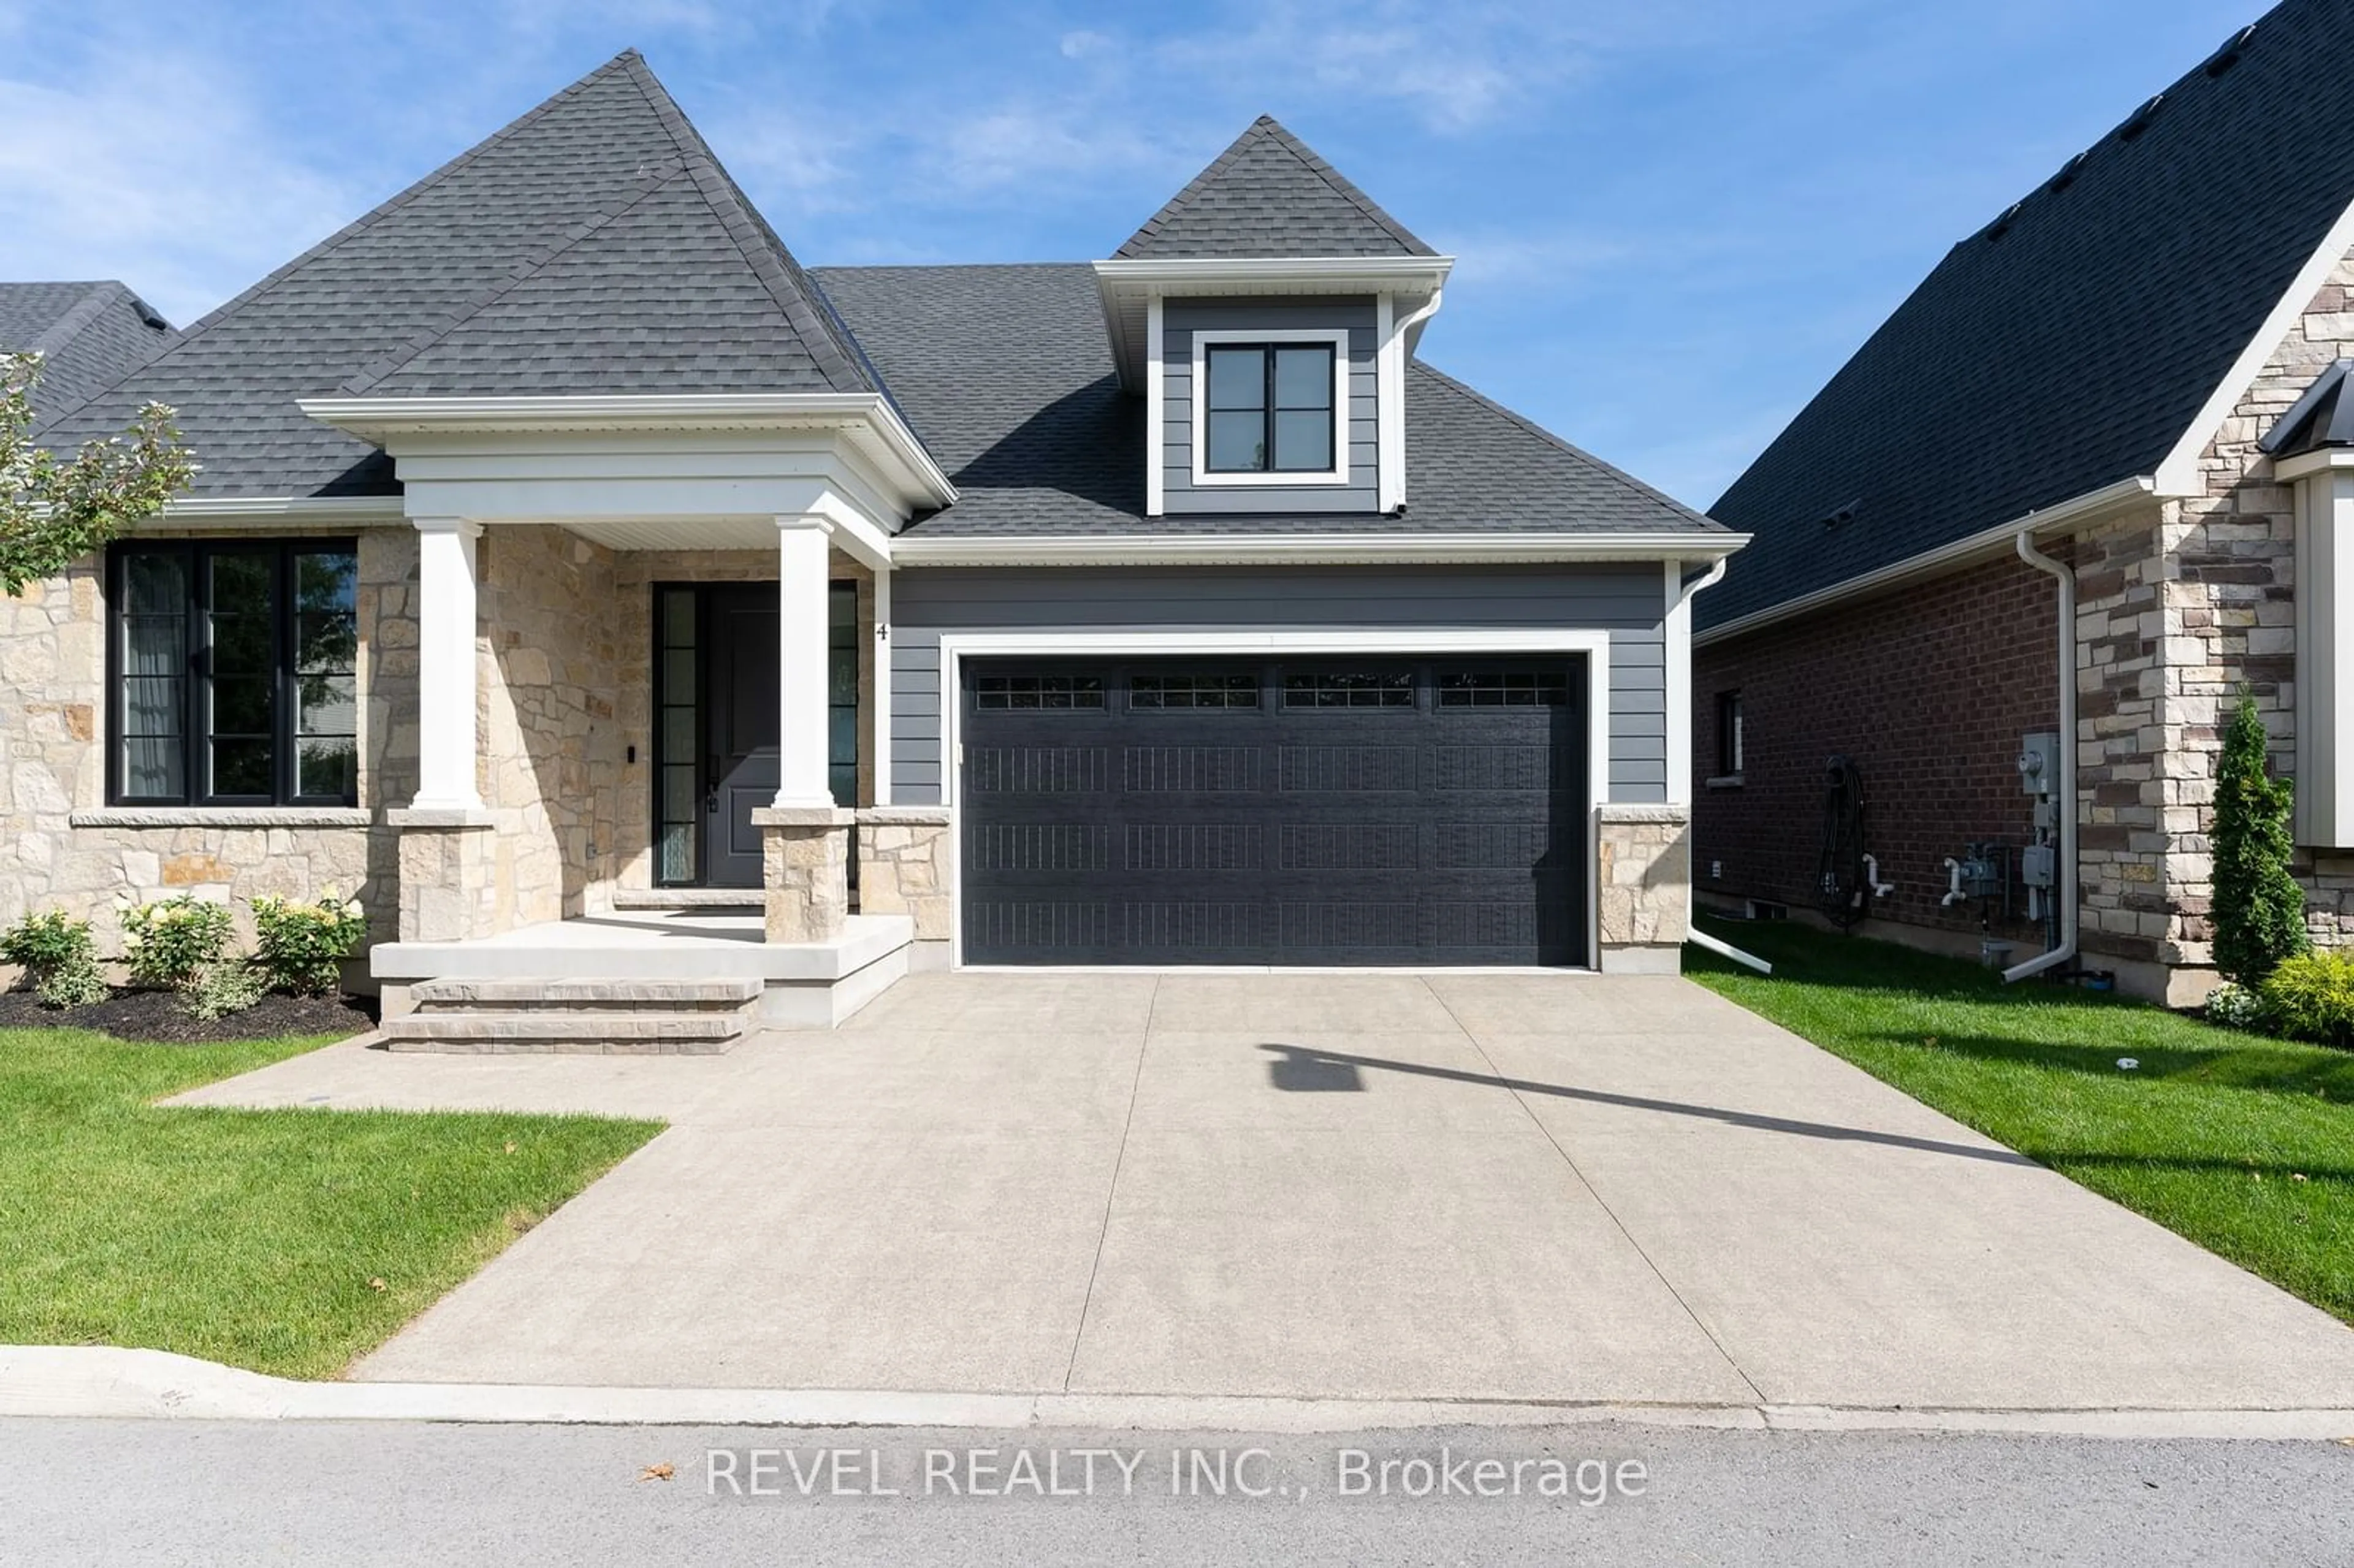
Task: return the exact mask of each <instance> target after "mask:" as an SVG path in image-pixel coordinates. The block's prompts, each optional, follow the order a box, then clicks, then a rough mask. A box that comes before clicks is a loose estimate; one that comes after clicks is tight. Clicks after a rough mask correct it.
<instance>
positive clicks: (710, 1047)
mask: <svg viewBox="0 0 2354 1568" xmlns="http://www.w3.org/2000/svg"><path fill="white" fill-rule="evenodd" d="M750 1023H751V1018H750V1014H749V1010H748V1009H747V1010H746V1011H744V1012H610V1011H601V1010H589V1011H580V1012H557V1011H552V1010H551V1011H546V1012H412V1013H409V1014H408V1015H407V1016H406V1017H402V1018H387V1019H386V1020H385V1021H384V1023H383V1026H382V1031H381V1033H382V1034H383V1037H384V1043H385V1045H386V1047H387V1049H389V1050H393V1051H444V1052H473V1053H483V1054H489V1053H508V1052H517V1053H550V1052H552V1053H557V1054H588V1055H596V1054H632V1055H665V1056H667V1055H708V1054H716V1053H718V1052H721V1051H725V1050H726V1049H727V1048H728V1047H729V1046H731V1045H733V1044H736V1042H737V1041H738V1040H740V1039H742V1038H743V1036H744V1033H745V1031H746V1030H747V1029H748V1027H749V1026H750Z"/></svg>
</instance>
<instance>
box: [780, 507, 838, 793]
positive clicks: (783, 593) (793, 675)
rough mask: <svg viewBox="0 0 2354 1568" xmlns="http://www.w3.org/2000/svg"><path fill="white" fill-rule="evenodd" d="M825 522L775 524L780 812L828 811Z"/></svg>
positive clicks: (793, 520) (827, 528)
mask: <svg viewBox="0 0 2354 1568" xmlns="http://www.w3.org/2000/svg"><path fill="white" fill-rule="evenodd" d="M830 532H831V528H830V525H829V524H827V523H826V521H825V520H824V519H823V518H822V517H813V516H798V517H779V518H778V519H777V609H778V611H779V614H778V618H777V620H778V633H777V635H778V641H779V647H778V650H777V652H778V660H779V665H778V681H777V690H778V693H779V711H778V715H777V744H778V750H779V758H778V767H777V805H778V807H779V810H832V807H833V789H832V785H831V784H830V783H829V782H828V781H827V774H826V760H827V758H828V755H829V753H830V749H831V748H830V746H829V741H828V727H829V726H828V724H827V711H826V662H827V648H826V577H827V572H828V570H829V566H828V562H827V546H826V535H828V533H830Z"/></svg>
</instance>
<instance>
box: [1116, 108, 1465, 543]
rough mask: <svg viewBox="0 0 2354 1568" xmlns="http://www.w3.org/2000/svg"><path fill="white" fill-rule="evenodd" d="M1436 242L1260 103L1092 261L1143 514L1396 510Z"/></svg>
mask: <svg viewBox="0 0 2354 1568" xmlns="http://www.w3.org/2000/svg"><path fill="white" fill-rule="evenodd" d="M1453 266H1454V260H1453V258H1451V257H1447V256H1441V255H1439V254H1437V252H1436V251H1434V250H1433V249H1431V248H1430V247H1429V246H1427V245H1426V244H1424V243H1423V242H1422V241H1421V240H1420V239H1418V238H1416V237H1415V235H1414V234H1413V233H1412V232H1411V231H1409V230H1408V229H1407V228H1405V226H1404V225H1402V224H1400V223H1399V222H1398V221H1397V220H1396V219H1395V218H1394V217H1391V216H1390V215H1389V214H1388V213H1386V212H1384V211H1383V210H1382V209H1381V207H1379V206H1377V205H1376V204H1375V203H1374V202H1373V199H1372V198H1371V197H1369V196H1366V195H1365V194H1364V193H1363V191H1361V190H1359V189H1358V188H1357V187H1356V186H1355V185H1352V184H1351V183H1350V182H1349V181H1348V180H1347V179H1346V178H1345V177H1343V176H1342V175H1341V174H1340V173H1339V171H1337V170H1335V169H1334V168H1333V167H1332V166H1331V164H1327V163H1325V162H1324V160H1323V159H1321V158H1320V157H1318V156H1317V155H1316V154H1314V153H1313V152H1312V151H1310V149H1309V148H1308V147H1307V146H1306V145H1305V144H1304V143H1301V142H1300V141H1299V138H1297V137H1295V136H1293V135H1292V134H1291V132H1288V131H1286V130H1285V129H1284V128H1283V127H1282V126H1281V125H1278V123H1276V122H1275V121H1274V120H1272V119H1270V118H1268V117H1267V116H1264V115H1262V116H1261V117H1260V118H1259V119H1258V120H1257V121H1256V122H1253V123H1252V124H1251V126H1250V128H1249V129H1248V130H1246V131H1245V132H1243V133H1242V135H1241V136H1240V137H1239V138H1237V139H1236V140H1235V143H1234V144H1233V145H1232V146H1230V147H1228V148H1227V149H1226V150H1225V152H1224V153H1222V154H1219V155H1218V156H1217V158H1216V159H1214V161H1212V163H1211V164H1210V165H1209V166H1208V167H1207V168H1205V169H1204V170H1203V171H1202V173H1201V174H1200V175H1197V176H1195V178H1194V179H1193V182H1192V183H1191V184H1190V185H1186V187H1185V188H1184V189H1183V190H1182V191H1179V192H1178V193H1177V195H1176V196H1173V197H1172V198H1171V199H1170V201H1169V204H1168V205H1167V206H1165V207H1162V208H1161V210H1160V211H1159V212H1158V213H1155V214H1154V215H1153V216H1152V217H1151V218H1150V219H1149V220H1147V222H1146V223H1145V225H1144V227H1143V228H1140V229H1138V230H1137V231H1136V233H1135V234H1133V235H1131V236H1130V237H1129V239H1128V242H1127V243H1126V244H1124V245H1122V246H1121V247H1120V248H1119V251H1118V253H1117V254H1116V255H1114V256H1113V258H1112V259H1111V260H1108V261H1098V262H1097V263H1096V279H1097V287H1098V288H1099V289H1100V291H1101V292H1102V295H1103V308H1104V323H1105V325H1106V327H1107V329H1108V331H1109V333H1110V334H1111V344H1112V355H1113V359H1114V361H1115V363H1116V364H1117V365H1118V366H1119V376H1120V382H1121V384H1122V385H1123V386H1124V387H1128V388H1129V390H1130V391H1132V392H1137V393H1140V394H1141V395H1142V397H1143V398H1144V403H1145V409H1144V417H1145V421H1146V428H1147V430H1148V432H1156V431H1157V432H1159V434H1158V436H1157V438H1156V437H1154V436H1152V435H1150V433H1149V434H1148V439H1147V440H1146V443H1145V448H1146V458H1145V461H1146V478H1145V489H1146V497H1147V499H1146V506H1145V510H1146V512H1147V513H1148V514H1150V515H1153V516H1161V515H1164V514H1173V513H1236V512H1249V513H1269V512H1335V513H1346V512H1384V513H1386V512H1394V511H1396V510H1398V509H1399V508H1400V507H1401V506H1403V505H1404V504H1405V364H1406V360H1407V359H1408V357H1409V356H1411V355H1412V354H1413V352H1414V349H1415V345H1416V343H1417V342H1418V341H1419V340H1420V337H1421V333H1422V328H1423V325H1424V323H1426V322H1427V321H1428V320H1429V318H1430V317H1431V315H1432V314H1434V313H1436V312H1437V309H1438V304H1439V300H1440V297H1441V294H1442V291H1443V290H1444V288H1445V286H1446V282H1447V272H1448V270H1450V269H1451V268H1452V267H1453Z"/></svg>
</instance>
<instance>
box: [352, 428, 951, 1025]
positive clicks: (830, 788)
mask: <svg viewBox="0 0 2354 1568" xmlns="http://www.w3.org/2000/svg"><path fill="white" fill-rule="evenodd" d="M588 401H589V402H593V403H594V404H595V405H596V406H595V407H587V406H584V400H580V399H485V400H470V399H419V400H398V407H392V406H376V405H366V404H355V403H349V402H338V403H334V404H328V405H320V406H317V407H316V408H313V413H314V415H315V416H316V417H319V418H328V419H330V420H331V422H334V423H337V424H339V425H340V426H342V427H343V428H345V429H353V430H355V431H357V432H361V433H364V434H365V435H366V437H367V439H370V440H376V441H377V442H378V443H379V444H381V445H383V446H385V447H386V449H387V450H389V451H391V452H392V453H393V455H394V457H395V460H396V461H397V463H398V466H399V471H400V475H401V479H402V482H403V486H404V498H403V504H404V509H405V511H406V513H407V514H408V521H409V523H410V524H411V526H412V528H413V530H414V536H415V540H416V547H417V558H416V569H415V574H414V577H413V579H412V583H413V586H411V587H410V588H408V589H407V590H406V591H408V592H409V593H411V594H413V595H414V598H415V603H414V605H413V606H412V607H410V608H411V609H412V612H413V617H412V619H411V620H410V624H413V626H414V627H415V638H416V644H417V646H416V651H415V654H414V661H415V669H416V673H417V685H416V692H417V695H416V699H415V707H414V711H413V713H408V714H404V713H399V712H382V713H380V714H379V715H378V718H379V720H380V722H383V723H385V724H387V726H393V727H395V728H398V726H402V725H404V724H413V725H414V730H415V752H414V755H415V757H416V769H417V771H416V776H415V777H416V788H415V790H414V794H413V796H412V797H411V798H410V799H409V800H408V803H407V804H405V805H397V806H395V807H394V808H393V809H392V810H388V811H387V813H386V819H385V820H386V821H387V825H388V826H389V827H390V828H391V829H392V830H393V831H394V832H396V833H397V835H398V940H396V941H393V942H389V943H383V944H379V945H378V946H377V947H376V948H375V949H374V951H373V953H372V954H371V959H370V967H371V969H372V972H373V974H374V975H375V977H376V980H378V981H379V983H380V984H381V985H382V987H383V988H384V995H385V1013H386V1018H387V1034H388V1035H389V1036H391V1038H392V1039H393V1041H394V1043H395V1044H399V1043H400V1042H401V1041H402V1040H403V1039H404V1038H410V1037H413V1039H414V1040H415V1042H416V1043H418V1044H433V1043H440V1044H443V1045H444V1046H445V1047H446V1048H470V1047H469V1046H467V1045H465V1044H454V1045H453V1044H450V1042H452V1041H455V1040H458V1039H460V1038H461V1036H463V1035H464V1034H465V1031H464V1030H463V1029H462V1028H461V1026H460V1025H458V1024H456V1023H453V1022H447V1020H448V1019H449V1018H450V1017H451V1015H452V1014H456V1013H461V1012H482V1013H483V1014H484V1015H485V1019H484V1027H483V1028H482V1031H481V1032H480V1034H481V1038H482V1039H483V1040H489V1039H491V1038H493V1036H494V1035H495V1034H496V1033H497V1031H496V1030H495V1029H493V1027H491V1025H492V1024H493V1023H494V1022H497V1017H504V1018H506V1019H508V1020H509V1021H512V1019H513V1017H514V1013H515V1012H516V1011H517V1010H519V1009H522V1008H524V1007H525V1006H526V1005H527V1004H530V1003H533V1002H534V1001H537V1002H540V1003H543V1004H544V1007H543V1008H542V1009H541V1011H543V1012H555V1013H562V1012H567V1011H568V1012H583V1011H589V1012H604V1013H607V1014H610V1015H614V1016H616V1017H619V1016H620V1015H625V1014H626V1015H643V1014H645V1013H646V1012H648V1011H649V1010H650V1009H652V1010H654V1011H657V1012H658V1011H660V1009H661V1008H662V1007H665V1006H671V1005H673V1004H676V1005H677V1006H678V1007H681V1008H684V1010H686V1011H687V1012H695V1013H696V1014H698V1015H701V1014H707V1013H709V1012H713V1011H715V1010H716V1009H718V1008H720V1006H721V1004H722V1003H727V1004H729V1005H730V1006H732V1005H733V1003H734V1002H737V1001H740V1002H741V1003H742V1004H743V1005H742V1006H741V1008H740V1009H738V1010H737V1011H738V1012H740V1015H741V1017H742V1018H743V1019H744V1020H745V1021H747V1022H754V1021H756V1022H760V1023H765V1024H773V1025H785V1026H795V1025H799V1026H819V1027H822V1026H826V1025H830V1024H832V1023H834V1022H840V1021H841V1019H842V1018H843V1017H846V1016H847V1015H848V1013H849V1012H852V1011H854V1010H855V1008H856V1007H857V1006H858V1005H861V1004H863V1003H864V1001H867V1000H870V999H871V998H872V997H873V996H874V995H875V994H876V993H877V992H879V991H880V990H881V989H883V988H884V987H885V986H887V985H888V984H889V983H891V981H892V980H896V978H897V977H898V976H899V975H901V974H904V973H906V972H907V969H908V968H909V967H910V966H911V963H913V962H914V960H915V955H914V954H913V953H912V952H911V950H910V949H911V948H913V946H914V944H915V943H916V941H917V935H918V930H917V927H918V924H919V921H918V919H917V915H916V914H914V913H911V912H910V908H909V906H908V900H907V896H906V895H904V894H903V892H902V890H901V883H902V882H903V881H904V880H906V878H905V877H904V876H903V874H902V873H903V868H904V867H905V866H906V865H907V863H908V862H909V859H910V857H909V856H908V854H907V849H908V841H910V840H912V839H914V838H916V837H918V836H931V837H936V836H937V834H938V832H940V831H944V827H945V818H944V816H943V815H942V814H941V813H940V812H938V810H936V809H935V810H921V809H919V810H917V811H916V812H914V813H913V814H912V816H911V815H910V813H907V812H901V811H894V810H892V808H891V807H890V804H889V775H888V769H887V767H885V766H880V765H879V764H880V763H881V762H882V759H883V757H884V755H885V748H886V745H887V736H888V734H889V716H888V714H889V703H888V683H887V682H885V681H878V680H877V679H876V673H875V672H876V666H877V662H878V661H877V649H878V645H879V644H880V642H881V641H882V640H883V639H884V638H885V637H886V636H887V634H888V633H887V627H888V619H887V616H888V609H887V607H888V598H889V551H888V539H889V536H890V534H891V532H892V531H893V530H894V529H896V526H897V525H898V524H899V523H900V522H901V521H903V520H904V518H905V516H906V515H907V514H908V512H909V511H910V510H911V509H912V508H913V507H914V506H916V505H917V504H920V503H923V502H924V501H925V500H926V499H930V500H931V502H932V503H935V504H936V503H938V495H937V492H936V491H932V492H927V491H926V490H925V488H924V482H925V477H926V476H925V474H924V473H923V472H922V470H923V469H925V468H928V460H922V461H920V462H918V461H917V459H919V458H920V449H919V448H916V447H915V446H914V444H913V442H912V440H911V439H909V438H906V436H905V432H904V430H903V429H900V428H899V427H898V426H897V424H896V417H895V416H891V415H890V414H889V412H888V410H887V408H883V407H881V406H880V405H879V404H878V403H875V402H872V401H865V400H859V399H851V400H848V402H849V403H851V404H854V405H855V406H854V407H850V406H845V407H842V408H835V407H833V406H832V404H833V403H835V402H842V401H843V400H841V399H832V400H826V406H825V407H822V408H820V407H816V406H814V405H813V404H812V403H811V400H810V399H809V398H806V397H781V398H769V397H734V398H719V399H701V400H686V401H695V402H696V403H698V407H697V408H694V409H686V408H678V407H674V406H673V405H675V404H678V403H679V402H681V401H682V400H680V399H672V398H665V397H648V398H620V399H599V400H588ZM702 403H709V404H711V405H712V407H709V408H702V407H700V406H699V405H700V404H702ZM608 404H610V405H615V407H607V406H606V405H608ZM935 477H936V475H935ZM939 483H940V484H943V485H944V483H945V482H944V481H942V482H939ZM394 798H395V800H398V798H399V797H398V795H396V796H395V797H394ZM915 818H922V819H925V820H924V821H916V820H914V819H915ZM862 820H863V821H864V832H862V831H861V826H862ZM862 844H863V845H865V846H868V847H869V848H871V849H872V851H873V853H872V854H871V855H866V856H861V855H860V853H859V850H858V847H857V846H859V845H862ZM923 858H924V859H925V860H926V861H927V862H928V859H929V856H928V855H927V856H925V857H923ZM917 880H918V881H921V880H923V877H922V876H921V875H918V877H917ZM854 888H859V889H863V890H864V891H865V892H866V893H867V894H868V895H869V897H868V905H869V907H868V908H867V909H866V910H865V911H864V912H863V913H855V912H854ZM923 891H925V890H924V889H920V888H919V889H917V892H918V893H919V894H920V893H922V892H923ZM535 986H536V987H538V988H540V991H539V993H536V994H535V993H534V992H533V990H532V988H533V987H535ZM748 986H749V987H752V988H753V989H752V990H750V991H746V988H747V987H748ZM682 987H686V988H687V989H681V988H682ZM695 987H700V988H701V989H700V990H696V989H694V988H695ZM738 992H746V994H743V995H740V996H739V995H738V994H737V993H738ZM490 1015H497V1017H493V1016H490ZM437 1019H438V1020H442V1021H443V1022H433V1023H430V1024H429V1022H427V1021H429V1020H437ZM636 1022H637V1023H638V1024H639V1025H640V1027H637V1028H635V1029H625V1028H617V1029H615V1030H614V1031H612V1032H611V1034H610V1037H609V1038H608V1040H607V1041H606V1046H605V1048H622V1043H623V1042H626V1041H629V1040H631V1039H632V1038H642V1039H643V1040H646V1041H652V1040H654V1039H656V1038H657V1037H658V1036H659V1035H660V1034H661V1033H662V1032H661V1031H660V1030H659V1029H658V1028H657V1027H656V1026H655V1024H656V1021H654V1020H651V1019H648V1018H645V1017H643V1016H638V1017H637V1019H636ZM715 1028H716V1026H712V1027H706V1028H705V1034H706V1035H708V1034H711V1033H714V1029H715ZM520 1033H522V1034H523V1035H525V1036H533V1035H535V1033H536V1034H537V1035H538V1036H541V1037H544V1038H546V1039H552V1040H557V1041H558V1042H559V1043H558V1044H557V1045H555V1046H554V1047H553V1048H557V1049H568V1048H578V1049H592V1048H598V1047H597V1045H596V1044H595V1040H596V1035H595V1032H594V1031H593V1030H588V1029H584V1030H582V1031H581V1032H580V1033H578V1036H577V1038H567V1037H566V1036H564V1034H563V1033H562V1030H561V1028H560V1027H559V1026H557V1025H555V1024H551V1025H549V1026H548V1027H547V1028H546V1029H537V1028H536V1027H535V1029H525V1030H523V1031H521V1032H520ZM689 1033H692V1032H689ZM730 1038H731V1039H732V1036H731V1037H730ZM650 1048H651V1047H650Z"/></svg>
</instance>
